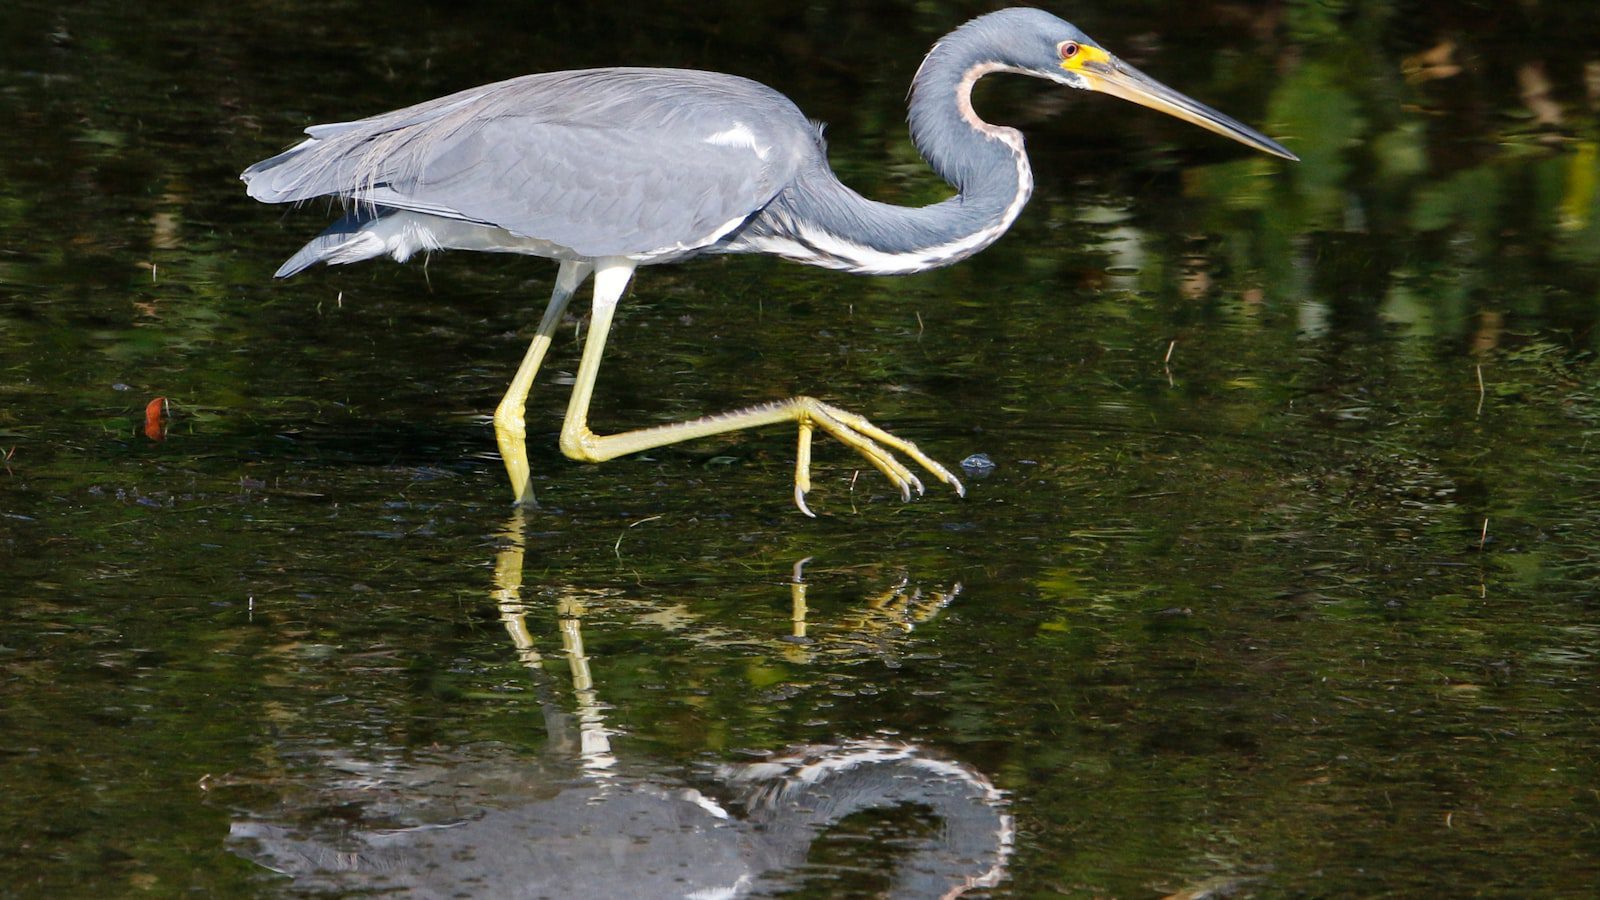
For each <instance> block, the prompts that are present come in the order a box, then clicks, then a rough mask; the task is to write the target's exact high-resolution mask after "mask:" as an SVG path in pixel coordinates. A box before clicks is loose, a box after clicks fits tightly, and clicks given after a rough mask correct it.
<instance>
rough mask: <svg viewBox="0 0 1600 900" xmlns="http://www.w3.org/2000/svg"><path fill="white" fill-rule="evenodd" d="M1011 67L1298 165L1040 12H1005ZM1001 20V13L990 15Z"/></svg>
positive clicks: (1273, 144) (1251, 132) (1260, 137)
mask: <svg viewBox="0 0 1600 900" xmlns="http://www.w3.org/2000/svg"><path fill="white" fill-rule="evenodd" d="M1005 12H1006V13H1010V14H1012V15H1009V16H1005V17H1004V18H1008V19H1011V20H1012V21H1011V22H1010V23H1009V24H1010V25H1011V26H1012V27H1011V28H1008V29H1007V30H1008V31H1011V32H1012V33H1011V34H1010V35H1009V36H1008V40H1007V41H1006V44H1007V46H1008V49H1009V51H1010V52H1009V53H1008V55H1010V56H1012V58H1011V59H1009V60H1007V63H1008V64H1009V66H1010V67H1012V68H1014V69H1016V70H1017V71H1021V72H1023V73H1025V74H1028V75H1033V76H1035V77H1038V78H1044V79H1048V80H1050V81H1055V82H1059V83H1061V84H1065V85H1067V86H1069V87H1074V88H1078V89H1080V90H1086V91H1098V92H1100V93H1102V94H1110V95H1111V96H1113V97H1121V98H1122V99H1124V100H1129V101H1132V102H1134V103H1137V104H1139V105H1140V106H1148V107H1150V108H1151V109H1155V110H1159V111H1161V112H1164V113H1166V114H1167V115H1169V116H1176V117H1177V118H1179V119H1182V120H1184V121H1185V122H1190V123H1193V124H1195V125H1199V126H1200V127H1201V128H1204V129H1206V130H1208V131H1214V132H1216V133H1217V134H1220V135H1222V136H1224V137H1228V138H1232V139H1233V140H1236V141H1238V142H1239V143H1241V144H1245V145H1246V146H1250V147H1254V148H1256V149H1257V150H1261V151H1263V152H1266V153H1270V154H1272V155H1273V156H1281V157H1283V158H1284V159H1294V160H1297V159H1299V157H1297V156H1295V155H1294V154H1293V153H1291V152H1289V150H1288V149H1287V148H1285V147H1284V146H1283V145H1282V144H1279V143H1278V142H1277V141H1274V140H1273V139H1271V138H1269V137H1267V136H1266V135H1264V134H1262V133H1261V132H1259V131H1256V130H1255V129H1253V128H1251V127H1249V126H1248V125H1245V124H1244V123H1242V122H1240V121H1238V120H1237V119H1234V118H1233V117H1231V116H1227V115H1224V114H1222V113H1220V112H1217V111H1216V110H1214V109H1212V108H1211V107H1209V106H1207V105H1205V104H1204V103H1201V102H1200V101H1198V100H1195V99H1194V98H1192V97H1188V96H1185V95H1184V94H1180V93H1178V92H1177V91H1175V90H1173V89H1172V88H1169V87H1167V86H1166V85H1164V84H1162V83H1161V82H1159V81H1157V80H1155V79H1154V78H1151V77H1150V76H1149V75H1146V74H1144V73H1143V72H1141V71H1139V70H1138V69H1135V68H1134V67H1133V66H1130V65H1128V64H1127V63H1125V62H1123V61H1122V60H1120V59H1118V58H1117V57H1116V56H1114V55H1112V54H1111V53H1110V52H1108V51H1107V50H1106V49H1105V48H1104V47H1101V46H1100V45H1099V44H1098V43H1096V42H1095V41H1094V40H1093V39H1092V38H1090V37H1089V36H1088V35H1086V34H1084V33H1083V32H1082V31H1081V30H1079V29H1078V27H1077V26H1075V25H1073V24H1071V23H1070V22H1063V21H1062V20H1060V19H1058V18H1056V17H1055V16H1052V15H1050V14H1049V13H1046V12H1042V11H1040V10H1020V9H1019V10H1006V11H1005ZM991 15H993V16H996V17H1001V16H1002V14H1001V13H993V14H991Z"/></svg>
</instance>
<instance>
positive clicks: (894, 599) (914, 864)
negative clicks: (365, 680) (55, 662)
mask: <svg viewBox="0 0 1600 900" xmlns="http://www.w3.org/2000/svg"><path fill="white" fill-rule="evenodd" d="M528 534H529V532H528V531H527V528H526V522H525V520H524V516H523V514H522V513H521V512H517V513H515V514H513V515H512V517H511V518H510V520H509V521H508V522H507V524H506V526H505V528H504V529H503V531H502V532H501V534H500V536H499V546H498V549H497V550H496V552H495V558H494V567H493V578H492V581H493V583H492V586H491V587H490V594H491V597H492V600H493V603H494V608H495V610H496V611H497V613H498V618H499V622H500V624H501V625H502V626H503V627H504V633H505V635H506V636H507V637H509V639H510V640H509V643H510V647H509V649H510V651H511V652H512V653H514V654H515V657H516V659H517V661H518V663H520V666H521V667H522V669H523V670H524V671H525V673H526V677H527V680H528V681H529V682H530V683H531V686H532V691H531V692H530V693H529V694H528V695H526V696H528V699H529V701H530V702H532V703H534V704H537V707H538V710H539V713H540V718H541V719H542V721H543V724H544V731H545V735H544V739H543V743H542V746H540V747H539V749H538V750H536V751H534V752H526V751H522V750H519V749H516V748H513V747H512V746H510V745H508V744H505V743H479V744H471V745H465V746H457V747H449V748H442V747H439V746H437V745H436V746H435V747H434V748H432V749H431V750H429V751H426V752H421V753H412V754H400V753H388V754H379V755H378V757H377V758H373V757H372V754H371V752H370V751H366V752H363V751H360V750H358V749H356V748H354V747H339V746H328V743H329V742H327V741H323V740H316V741H313V743H314V744H315V745H316V747H315V749H314V750H311V751H309V752H306V753H303V755H304V756H306V757H309V764H308V765H305V766H303V767H302V768H301V770H300V771H301V772H302V773H303V774H301V775H298V776H291V777H288V778H286V779H285V780H283V781H281V782H276V783H272V784H263V783H262V782H261V781H260V780H259V779H244V778H237V777H234V778H227V779H219V780H216V781H214V782H212V783H210V784H208V785H207V787H208V788H209V789H210V790H211V791H213V792H214V793H213V796H215V797H217V798H218V799H220V800H224V801H226V800H227V799H228V789H229V788H230V787H232V788H235V789H238V790H239V791H241V792H242V793H240V794H236V795H235V796H236V797H237V796H250V797H252V798H253V799H251V800H249V801H247V802H243V803H240V802H237V801H236V802H234V804H233V806H234V809H235V815H234V817H233V821H232V825H231V830H230V835H229V837H228V839H227V845H228V848H229V849H230V850H231V851H232V852H233V853H235V854H236V855H238V856H240V857H243V858H245V859H247V860H250V861H252V862H254V863H256V864H258V865H260V866H263V867H265V868H266V869H270V870H272V871H274V872H277V873H279V874H281V875H283V876H286V877H288V878H290V879H292V882H291V884H292V887H293V889H294V890H296V891H300V890H304V891H310V892H315V893H342V892H348V891H365V890H381V891H391V890H399V891H404V892H407V893H410V894H413V895H418V896H435V895H438V896H445V895H452V894H455V893H457V892H460V891H467V892H468V893H471V894H474V895H479V896H495V897H536V896H552V897H556V896H624V895H626V894H633V895H637V896H649V897H653V896H690V895H694V896H743V895H746V894H751V893H760V894H765V893H772V892H782V891H784V890H787V889H790V888H793V887H797V886H805V885H806V884H811V883H813V882H814V881H815V880H816V879H818V878H822V879H826V881H825V882H821V883H826V884H828V885H829V886H828V888H827V890H828V891H829V892H830V893H833V894H838V893H840V892H843V893H851V892H852V891H854V892H860V891H861V890H863V889H864V888H865V887H866V886H864V885H862V884H856V885H854V886H852V885H851V884H850V883H849V881H848V879H849V878H851V877H857V878H862V877H865V878H868V879H869V880H870V879H876V882H875V887H873V888H872V889H871V890H869V893H875V894H876V893H881V892H882V890H883V889H885V888H887V889H888V891H889V893H890V894H891V895H893V896H905V897H924V896H953V895H955V894H959V893H962V892H964V891H966V890H969V889H973V888H981V887H989V886H993V885H995V884H997V883H999V882H1000V881H1001V880H1002V878H1003V877H1004V875H1005V871H1006V866H1007V863H1008V861H1009V858H1010V855H1011V851H1012V839H1013V831H1014V826H1013V822H1012V819H1011V816H1010V814H1009V812H1008V810H1007V807H1008V804H1007V801H1006V799H1005V797H1004V796H1003V795H1002V793H1001V792H1000V791H999V790H997V789H996V788H995V786H994V785H993V784H992V783H991V782H990V781H989V779H988V778H987V777H986V776H985V775H984V774H983V773H981V772H979V771H978V770H977V769H975V768H973V767H972V766H970V765H968V764H966V763H963V762H960V761H957V760H954V759H951V758H948V757H947V756H944V755H942V754H941V753H939V752H938V751H934V750H931V749H928V748H926V747H923V746H919V745H917V744H914V743H909V742H905V741H899V740H887V739H885V738H884V737H882V736H880V735H872V734H869V735H865V736H847V737H843V738H840V739H837V740H833V741H830V742H827V743H822V744H802V745H791V746H788V747H785V748H784V749H782V750H778V751H774V752H757V753H754V754H753V755H754V756H755V757H756V758H755V759H754V760H753V761H742V762H736V763H728V762H725V761H721V760H718V761H701V762H698V763H691V764H688V765H684V764H673V763H670V762H667V761H665V760H658V759H653V758H651V757H650V756H649V755H647V754H645V753H642V752H640V751H639V750H637V749H633V748H630V747H629V746H628V744H629V739H628V737H627V736H626V734H624V733H623V732H622V731H621V730H620V729H618V728H616V727H615V726H613V725H612V724H611V720H612V718H613V717H614V716H616V715H617V714H618V712H619V711H618V709H617V707H615V706H612V705H610V703H609V702H608V699H607V697H606V690H605V682H606V677H607V676H606V673H605V672H604V671H603V669H604V664H603V661H600V664H596V661H595V660H592V659H591V658H590V654H589V653H588V651H586V649H585V645H584V620H585V618H586V617H591V618H592V617H593V614H594V613H595V612H597V611H598V612H603V613H604V614H605V615H604V616H603V618H609V619H614V618H616V617H619V616H620V617H625V618H626V619H627V620H628V621H630V622H632V623H637V624H644V625H648V626H651V627H653V628H655V629H659V630H660V631H662V632H670V633H672V634H673V635H675V636H677V637H684V638H687V639H688V640H689V641H691V642H692V644H693V645H694V646H695V648H696V650H697V651H699V652H704V653H725V652H728V651H729V650H730V649H732V648H743V649H746V650H748V649H750V648H752V647H763V648H765V649H766V650H767V651H768V652H776V653H778V654H780V655H781V656H782V657H783V658H784V659H785V660H786V661H787V662H789V663H791V664H799V665H805V664H807V663H809V662H810V661H812V660H814V659H816V658H818V657H823V656H826V657H838V656H839V655H844V656H861V655H866V656H881V655H884V654H894V653H897V652H901V651H902V650H903V642H904V641H905V640H907V639H908V637H907V636H909V635H910V634H911V633H912V632H913V631H914V629H915V628H916V626H917V625H918V624H921V623H923V622H926V621H928V620H930V619H932V618H934V617H936V616H938V615H939V613H940V611H941V610H943V609H944V608H945V606H946V605H947V604H949V603H951V602H952V601H954V600H955V599H956V598H957V597H958V596H959V594H960V586H959V585H952V586H949V587H948V588H945V589H941V590H922V589H920V588H918V587H916V586H914V585H913V584H911V583H910V581H909V579H904V578H902V579H899V580H897V581H896V582H894V583H892V584H889V585H886V586H885V587H884V589H883V590H882V591H880V592H877V593H874V594H873V595H872V596H870V597H868V598H867V599H866V601H865V602H864V603H863V604H862V605H861V606H860V607H859V608H858V609H857V611H856V612H855V614H854V616H853V618H852V619H851V621H850V622H848V623H842V627H829V628H827V629H825V633H826V635H827V637H824V638H822V639H817V638H815V637H813V636H812V635H811V634H810V633H808V632H810V631H811V630H812V629H811V628H810V626H811V624H812V623H811V621H810V620H811V618H812V614H811V611H810V609H809V607H808V604H807V593H808V590H807V588H808V586H807V583H806V581H805V575H804V566H805V561H804V560H802V561H801V562H799V563H797V564H796V565H795V566H794V569H793V575H792V579H791V581H790V584H789V585H788V586H787V591H788V594H789V601H790V618H789V622H788V623H787V626H786V627H785V628H782V629H780V630H782V631H786V632H787V634H785V635H783V637H781V638H776V639H775V638H774V637H772V636H770V635H762V634H752V633H744V632H742V631H741V630H740V629H739V628H738V627H737V626H732V627H730V626H726V625H714V624H708V623H706V622H703V621H699V620H698V617H697V616H696V614H695V612H694V610H693V609H692V608H691V607H690V606H689V605H688V604H684V603H681V602H672V601H669V600H665V599H664V598H649V597H645V598H629V597H622V596H619V595H618V594H617V593H616V592H614V591H608V590H605V589H592V588H591V589H586V588H583V587H581V586H577V585H572V584H566V583H563V584H549V583H546V584H537V585H530V584H525V582H524V557H525V552H526V550H527V541H528ZM546 603H550V604H553V605H554V607H555V610H554V611H555V620H556V628H555V631H556V632H557V633H556V634H537V633H535V629H530V626H529V617H530V612H531V611H535V610H536V608H537V607H538V606H540V605H542V604H546ZM540 618H543V617H542V616H536V617H535V621H536V622H537V621H538V620H539V619H540ZM562 669H564V670H565V672H566V673H567V674H568V678H566V679H563V678H560V677H559V676H557V675H556V674H554V672H553V671H552V670H557V671H559V670H562ZM535 744H537V741H536V740H535ZM282 749H283V750H284V752H285V755H296V751H294V750H292V749H288V748H282ZM303 761H304V760H303ZM262 788H265V791H264V792H263V791H262ZM264 797H270V798H272V800H271V802H264V801H263V798H264ZM873 813H876V814H879V815H886V816H891V817H893V818H894V819H895V820H896V825H895V827H896V828H898V829H899V830H898V832H896V833H895V834H893V835H892V836H891V837H892V839H891V840H890V841H888V842H887V843H888V844H889V845H890V848H891V849H883V848H881V847H880V848H875V849H872V850H871V851H870V852H871V853H875V854H877V856H876V857H875V858H874V860H872V862H875V863H876V864H877V865H876V867H875V868H876V871H873V867H868V868H867V870H866V871H867V872H868V874H867V875H865V876H863V875H861V874H860V872H859V871H857V874H856V875H855V876H852V875H851V874H850V871H851V870H852V869H856V870H860V869H861V867H860V866H847V867H845V868H844V869H840V870H830V869H829V868H828V867H826V866H820V867H819V866H818V865H816V864H815V863H811V864H809V865H808V853H810V852H811V851H812V848H813V846H814V845H815V844H816V843H817V842H818V840H819V838H820V837H822V836H824V835H825V834H826V833H827V832H828V831H829V829H830V828H833V827H835V826H837V825H839V823H841V822H842V821H843V820H845V819H846V818H847V817H850V816H853V815H859V814H873ZM858 862H859V861H858ZM840 879H846V880H844V881H841V880H840Z"/></svg>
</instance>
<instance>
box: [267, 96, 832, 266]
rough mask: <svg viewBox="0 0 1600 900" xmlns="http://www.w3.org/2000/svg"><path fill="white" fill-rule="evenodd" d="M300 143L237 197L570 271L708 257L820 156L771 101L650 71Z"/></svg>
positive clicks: (445, 102)
mask: <svg viewBox="0 0 1600 900" xmlns="http://www.w3.org/2000/svg"><path fill="white" fill-rule="evenodd" d="M307 133H308V134H310V135H311V138H310V139H309V140H307V141H305V142H304V143H302V144H300V145H299V146H297V147H294V148H291V149H290V150H288V151H285V152H284V153H281V154H279V155H278V156H275V157H272V158H271V159H267V160H264V161H262V162H260V163H257V164H256V165H254V166H251V167H250V168H249V169H247V170H245V172H244V174H243V176H242V177H243V178H244V180H245V181H246V182H247V183H248V185H249V192H250V195H251V196H253V197H256V198H257V199H260V200H265V201H268V202H274V203H282V202H295V201H301V200H306V199H310V198H313V197H320V196H328V195H332V196H337V197H340V198H343V199H346V200H349V201H354V202H356V203H365V204H370V205H373V206H379V207H393V208H398V209H406V210H413V211H417V212H424V213H428V214H430V215H436V216H444V217H447V218H454V219H460V220H463V221H468V222H474V223H479V224H485V225H492V226H496V227H499V228H504V229H506V230H508V231H510V232H512V233H514V234H518V235H521V236H524V237H529V238H537V239H540V240H544V241H550V242H553V243H556V244H559V245H562V246H564V247H568V248H571V249H572V250H574V251H575V252H577V253H579V254H581V255H584V256H608V255H628V254H641V253H652V252H660V251H663V250H669V249H693V248H696V247H702V246H706V245H708V244H710V243H712V242H714V241H715V240H717V239H718V238H719V237H721V236H722V235H723V234H725V233H727V232H728V231H729V230H731V229H732V228H734V227H736V226H737V225H738V224H739V223H740V222H742V221H744V220H745V219H746V218H748V217H749V216H751V215H752V214H754V213H756V212H758V211H759V210H761V209H762V208H763V207H765V206H766V205H767V203H769V202H770V201H771V200H772V198H773V197H774V196H776V195H777V193H778V192H779V191H781V190H782V189H783V188H784V187H785V186H786V185H787V184H788V183H789V181H790V179H791V178H792V177H793V176H794V173H795V172H796V171H797V170H798V169H799V168H800V165H801V162H802V161H803V160H804V159H805V158H806V156H807V155H808V154H811V153H818V152H820V148H819V147H818V146H817V139H816V134H815V132H814V131H813V130H812V128H811V126H810V125H809V124H808V123H807V121H806V119H805V118H804V116H802V115H801V113H800V111H799V110H798V109H796V108H795V107H794V105H793V104H792V103H790V102H789V100H788V98H786V97H784V96H783V95H781V94H779V93H777V92H776V91H773V90H771V89H770V88H767V87H764V86H762V85H760V84H757V83H755V82H752V81H748V80H745V79H742V78H735V77H732V76H727V75H716V74H713V73H708V72H692V71H678V70H664V69H596V70H587V71H583V72H557V73H548V74H543V75H531V76H525V77H523V78H519V79H513V80H511V81H506V82H500V83H498V84H494V85H488V86H485V87H482V88H474V89H472V90H470V91H463V92H461V93H458V94H453V95H450V96H448V97H442V98H440V99H438V100H433V101H429V102H427V103H422V104H418V105H417V106H413V107H407V108H406V109H401V110H396V111H394V112H390V113H385V114H383V115H380V116H374V117H372V118H370V119H363V120H361V121H358V122H345V123H336V124H332V125H319V126H314V127H312V128H310V129H307ZM730 134H732V135H737V136H738V137H737V139H729V138H728V137H727V136H728V135H730Z"/></svg>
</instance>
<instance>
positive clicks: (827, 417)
mask: <svg viewBox="0 0 1600 900" xmlns="http://www.w3.org/2000/svg"><path fill="white" fill-rule="evenodd" d="M790 402H791V403H793V404H794V406H795V419H796V421H798V422H799V424H800V434H799V447H798V450H797V453H796V455H795V468H794V503H795V506H798V507H799V508H800V511H801V512H802V513H805V514H806V515H808V516H811V517H812V518H815V517H816V514H815V513H813V512H812V511H811V508H810V507H808V506H806V494H808V493H810V491H811V434H812V431H813V429H815V428H820V429H822V430H823V431H824V432H826V433H827V434H828V435H830V436H832V437H833V438H835V439H836V440H838V441H839V442H840V443H842V444H844V445H845V446H847V447H850V448H852V449H854V450H855V451H856V452H857V453H859V454H861V455H862V456H864V457H866V460H867V462H869V463H871V464H872V466H873V468H875V469H877V470H878V471H879V472H882V473H883V474H884V477H886V478H888V479H889V483H890V484H893V485H894V486H895V487H896V488H897V489H899V491H900V499H901V500H910V499H911V492H912V491H916V493H917V494H918V495H919V496H920V495H921V494H922V493H923V490H924V489H923V485H922V479H920V478H918V477H917V476H916V473H914V472H912V471H911V470H910V469H909V468H907V467H906V465H905V464H904V463H902V462H901V461H900V460H899V459H897V458H896V457H895V455H894V454H893V453H891V452H890V450H889V449H885V447H888V448H890V449H892V450H896V451H899V452H900V453H903V454H905V455H906V456H908V457H910V458H911V460H912V461H913V462H915V463H916V464H917V465H919V466H921V467H922V468H923V469H926V470H927V471H928V472H929V473H931V474H932V475H933V476H934V477H935V478H938V479H939V480H940V481H942V482H944V483H945V484H948V485H950V486H951V487H952V488H954V489H955V492H956V496H959V497H965V496H966V495H967V490H966V488H965V487H963V486H962V484H961V480H960V479H959V478H957V477H956V476H955V475H954V474H952V473H951V472H950V470H949V469H946V468H945V467H944V466H942V465H940V464H939V463H938V462H937V461H936V460H934V459H933V458H932V457H930V456H928V455H927V454H926V453H923V452H922V451H921V450H918V449H917V445H916V444H913V443H911V442H910V441H908V440H905V439H903V438H899V437H896V436H894V435H893V434H890V433H889V432H887V431H884V430H883V429H882V428H879V427H878V426H876V425H874V424H872V423H871V422H870V421H868V420H867V419H866V417H865V416H859V415H856V414H855V413H853V412H849V411H848V410H843V409H840V408H839V407H837V406H831V405H829V404H827V403H823V402H822V401H820V400H817V399H815V398H813V397H796V398H794V399H793V400H792V401H790Z"/></svg>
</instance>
